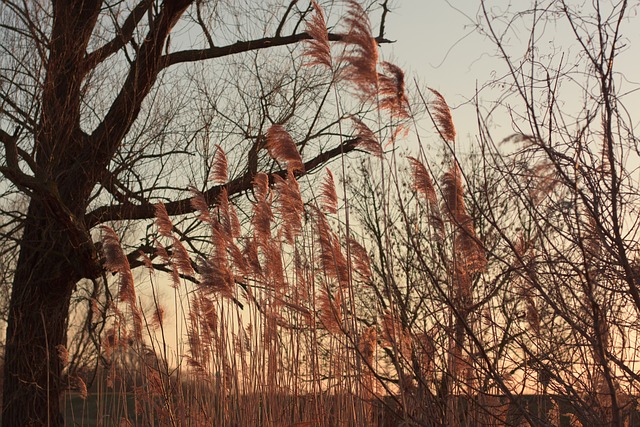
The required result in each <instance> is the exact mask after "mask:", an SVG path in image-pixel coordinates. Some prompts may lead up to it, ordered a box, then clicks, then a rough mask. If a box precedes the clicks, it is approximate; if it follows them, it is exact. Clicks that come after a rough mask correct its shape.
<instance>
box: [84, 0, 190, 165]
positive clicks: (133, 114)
mask: <svg viewBox="0 0 640 427" xmlns="http://www.w3.org/2000/svg"><path fill="white" fill-rule="evenodd" d="M191 2H192V0H180V1H178V0H176V1H173V2H164V3H163V6H162V10H161V12H160V14H159V15H158V17H157V18H156V19H155V20H154V22H153V23H152V24H151V25H150V30H149V34H148V35H147V37H146V38H145V42H144V43H143V44H142V46H141V47H140V50H139V51H138V55H137V57H136V60H135V62H134V63H133V66H132V67H131V70H130V71H129V75H128V76H127V78H126V80H125V82H124V85H123V86H122V89H121V90H120V93H119V94H118V96H117V97H116V99H115V100H114V102H113V104H112V105H111V108H110V109H109V111H108V112H107V114H106V116H105V118H104V120H103V121H102V123H100V125H98V127H97V128H96V129H95V131H94V132H93V134H92V135H91V138H90V140H91V141H90V143H89V144H87V146H86V149H87V150H88V152H87V153H85V155H86V156H87V158H90V159H94V160H93V162H94V163H97V167H96V168H95V170H99V171H104V170H105V169H106V165H107V164H108V163H109V161H110V159H111V158H112V157H113V154H114V153H115V151H116V150H117V149H118V147H119V146H120V143H121V141H122V139H123V138H124V136H125V135H126V133H127V132H128V131H129V129H130V127H131V125H132V124H133V122H134V121H135V120H136V118H137V117H138V113H139V112H140V108H141V105H142V102H143V101H144V99H145V98H146V96H147V95H148V94H149V92H150V91H151V88H152V86H153V84H154V83H155V81H156V78H157V76H158V72H159V71H160V70H161V66H160V58H161V57H162V48H163V46H164V43H165V41H166V39H167V37H168V36H169V33H170V32H171V30H172V28H173V26H174V25H175V24H176V23H177V22H178V19H179V18H180V16H181V15H182V13H183V12H184V11H185V9H186V8H187V7H188V6H189V5H190V4H191Z"/></svg>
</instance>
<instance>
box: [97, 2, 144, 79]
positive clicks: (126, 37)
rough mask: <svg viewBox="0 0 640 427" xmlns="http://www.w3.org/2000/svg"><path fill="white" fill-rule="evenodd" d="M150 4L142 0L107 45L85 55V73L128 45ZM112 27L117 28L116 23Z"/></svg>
mask: <svg viewBox="0 0 640 427" xmlns="http://www.w3.org/2000/svg"><path fill="white" fill-rule="evenodd" d="M152 3H153V2H152V1H151V0H142V1H141V2H140V3H138V5H137V6H136V7H135V8H134V9H133V10H132V11H131V13H130V14H129V16H127V19H125V21H124V23H123V24H122V27H121V28H118V29H117V32H118V34H116V36H115V37H114V38H113V39H112V40H111V41H109V42H108V43H107V44H105V45H104V46H102V47H100V48H98V49H96V50H94V51H93V52H91V53H90V54H88V55H87V57H86V60H85V70H86V71H89V70H92V69H93V68H95V66H96V65H98V64H100V63H101V62H102V61H104V60H105V59H107V58H108V57H109V56H111V55H113V54H114V53H116V52H117V51H118V50H120V49H122V48H123V47H124V46H125V45H126V44H127V43H129V41H131V39H132V37H133V33H134V31H135V29H136V27H137V26H138V24H139V23H140V21H141V20H142V18H143V17H144V16H145V14H146V12H147V10H148V9H149V7H151V4H152ZM114 25H115V26H117V25H118V23H117V22H114Z"/></svg>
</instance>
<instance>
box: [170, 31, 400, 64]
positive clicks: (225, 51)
mask: <svg viewBox="0 0 640 427" xmlns="http://www.w3.org/2000/svg"><path fill="white" fill-rule="evenodd" d="M345 37H346V34H336V33H329V41H333V42H339V41H344V39H345ZM310 39H311V36H310V35H309V34H308V33H306V32H305V33H298V34H292V35H290V36H276V37H264V38H261V39H255V40H249V41H238V42H236V43H233V44H230V45H227V46H220V47H211V48H208V49H191V50H183V51H179V52H173V53H169V54H167V55H164V57H163V58H162V68H167V67H170V66H171V65H175V64H181V63H184V62H196V61H201V60H204V59H214V58H221V57H223V56H228V55H234V54H236V53H243V52H249V51H253V50H260V49H267V48H270V47H276V46H286V45H291V44H295V43H299V42H301V41H303V40H310ZM375 40H376V42H377V43H378V44H385V43H393V41H392V40H388V39H386V38H384V37H376V39H375Z"/></svg>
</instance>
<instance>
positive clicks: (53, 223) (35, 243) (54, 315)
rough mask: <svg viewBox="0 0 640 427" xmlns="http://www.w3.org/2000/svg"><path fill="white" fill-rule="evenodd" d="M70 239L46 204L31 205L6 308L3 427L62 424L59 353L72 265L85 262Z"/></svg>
mask: <svg viewBox="0 0 640 427" xmlns="http://www.w3.org/2000/svg"><path fill="white" fill-rule="evenodd" d="M52 217H53V218H52ZM73 235H74V232H73V231H70V230H69V228H68V227H66V226H65V225H64V224H63V223H61V222H60V221H59V220H57V219H55V216H53V215H51V210H50V207H48V206H47V203H43V202H42V200H39V199H33V200H32V201H31V203H30V205H29V211H28V216H27V219H26V221H25V225H24V235H23V237H22V243H21V246H20V256H19V259H18V264H17V267H16V272H15V276H14V282H13V291H12V293H11V302H10V306H9V322H8V326H7V337H6V349H5V366H4V390H3V392H4V393H3V396H4V397H3V413H2V425H3V426H12V427H13V426H30V425H33V426H44V425H50V426H61V425H63V424H64V422H63V419H62V414H61V412H60V392H61V391H62V390H61V387H63V386H64V385H63V384H62V383H61V381H60V379H61V374H62V370H63V364H62V361H61V359H60V357H59V354H58V350H59V348H60V347H59V346H63V345H65V344H66V324H67V316H68V310H69V303H70V298H71V293H72V291H73V288H74V286H75V284H76V282H77V281H78V280H79V279H80V278H81V277H82V273H81V270H79V269H78V268H74V265H78V263H82V262H86V261H87V259H86V256H85V253H84V252H85V251H83V250H82V245H81V246H80V247H77V246H76V247H74V245H73V244H72V243H73V241H74V239H73V238H72V237H70V236H73ZM73 256H79V258H77V259H74V258H73Z"/></svg>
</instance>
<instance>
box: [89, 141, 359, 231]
mask: <svg viewBox="0 0 640 427" xmlns="http://www.w3.org/2000/svg"><path fill="white" fill-rule="evenodd" d="M359 142H360V140H359V139H350V140H347V141H344V143H343V144H342V146H337V147H335V148H332V149H331V150H328V151H325V152H323V153H320V154H318V155H317V156H316V157H314V158H313V159H311V160H309V161H307V162H306V163H305V164H304V170H305V172H301V173H298V174H297V175H304V174H306V173H310V172H312V171H313V170H315V169H317V168H318V167H319V166H322V165H323V164H325V163H326V162H328V161H329V160H331V159H333V158H336V157H339V156H340V155H341V154H343V153H345V154H346V153H348V152H350V151H353V150H354V149H356V148H357V147H358V143H359ZM276 175H278V176H280V177H282V178H285V177H286V175H287V171H286V170H279V171H277V172H273V173H271V174H270V175H269V181H270V182H273V179H274V177H275V176H276ZM253 177H254V174H253V173H252V172H251V171H248V172H247V173H245V174H244V175H242V176H240V177H238V178H236V179H234V180H231V181H230V182H228V183H227V184H226V185H222V186H215V187H212V188H210V189H209V190H207V191H205V192H204V193H203V195H204V197H205V199H206V200H207V202H208V203H209V205H214V204H215V203H216V201H217V199H218V196H219V194H220V191H222V189H223V188H225V187H226V188H227V191H228V193H229V196H234V195H238V194H241V193H243V192H245V191H248V190H250V189H251V187H252V185H253ZM165 207H166V208H167V212H168V213H169V215H172V216H173V215H184V214H188V213H192V212H194V208H193V206H191V198H184V199H181V200H176V201H174V202H169V203H166V204H165ZM154 214H155V210H154V206H153V204H152V203H147V204H144V205H131V204H120V205H114V206H102V207H99V208H97V209H95V210H94V211H92V212H89V213H88V214H87V215H86V217H85V219H86V223H87V226H88V227H89V228H92V227H95V226H96V225H98V224H101V223H104V222H107V221H121V220H135V219H149V218H153V217H154Z"/></svg>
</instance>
